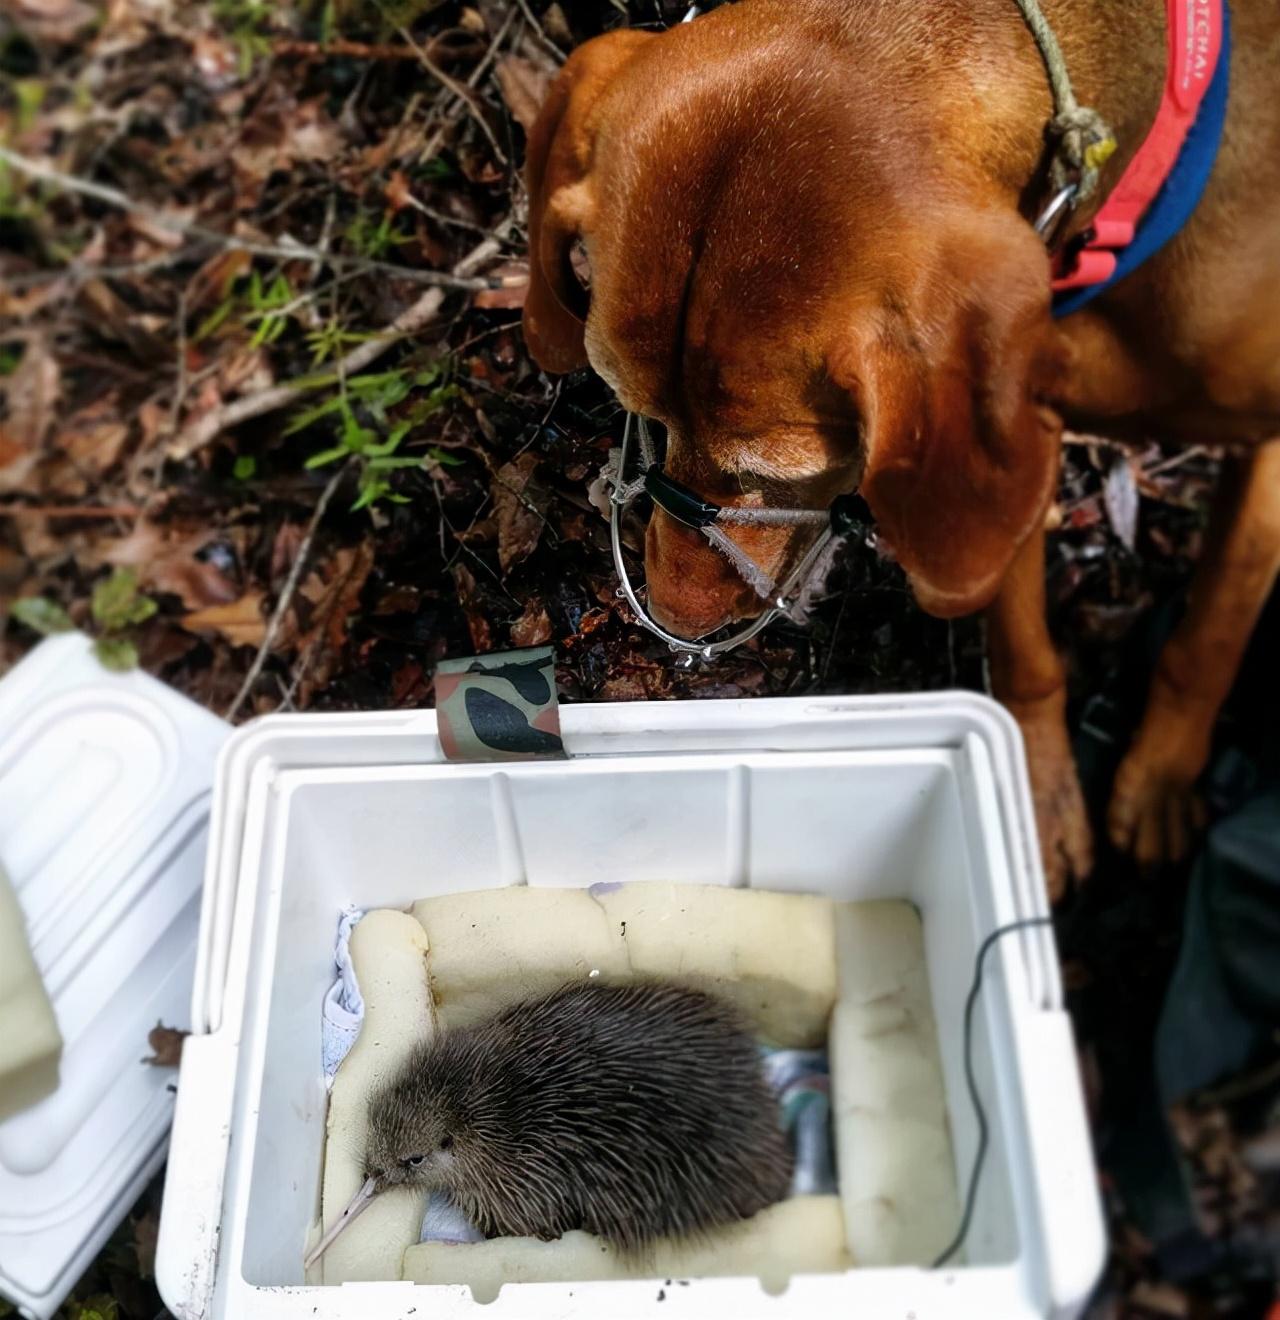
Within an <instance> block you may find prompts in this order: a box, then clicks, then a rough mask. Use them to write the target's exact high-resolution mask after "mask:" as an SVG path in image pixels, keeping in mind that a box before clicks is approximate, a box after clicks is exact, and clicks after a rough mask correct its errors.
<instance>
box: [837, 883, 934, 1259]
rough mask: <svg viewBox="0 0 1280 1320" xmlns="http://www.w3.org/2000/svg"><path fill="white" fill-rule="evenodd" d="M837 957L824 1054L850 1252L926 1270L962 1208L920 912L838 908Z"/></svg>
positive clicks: (897, 906)
mask: <svg viewBox="0 0 1280 1320" xmlns="http://www.w3.org/2000/svg"><path fill="white" fill-rule="evenodd" d="M836 947H837V949H838V950H839V960H840V969H839V974H840V999H839V1002H838V1003H837V1005H836V1010H835V1013H834V1014H833V1015H832V1021H831V1035H830V1040H829V1044H828V1050H829V1054H830V1060H831V1093H832V1113H833V1123H834V1127H835V1138H836V1161H837V1166H838V1169H839V1179H840V1197H841V1200H842V1201H843V1203H844V1220H845V1225H846V1228H847V1232H848V1243H849V1249H850V1251H851V1252H852V1254H853V1255H854V1257H855V1258H856V1259H857V1260H858V1261H859V1262H860V1263H861V1264H865V1265H928V1264H930V1263H931V1262H932V1261H933V1260H935V1259H936V1258H937V1256H938V1254H939V1253H940V1252H941V1251H942V1250H943V1249H944V1248H945V1247H946V1246H947V1244H948V1243H949V1242H950V1240H951V1237H952V1235H953V1234H954V1233H955V1231H956V1227H957V1225H958V1223H959V1216H960V1209H959V1199H958V1196H957V1192H956V1179H955V1166H954V1161H953V1157H952V1152H951V1135H950V1129H949V1126H948V1123H947V1103H946V1092H945V1089H944V1086H943V1079H942V1068H941V1063H940V1060H939V1055H938V1037H937V1027H936V1025H935V1023H934V1018H933V1006H932V1001H931V999H930V995H929V978H928V971H927V967H926V964H925V954H924V937H923V930H922V927H921V924H920V917H919V914H918V913H917V912H916V911H915V909H914V908H913V907H911V905H910V904H909V903H904V902H900V901H887V900H886V901H879V902H867V903H841V904H839V905H838V906H837V909H836Z"/></svg>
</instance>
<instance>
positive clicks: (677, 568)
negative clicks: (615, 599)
mask: <svg viewBox="0 0 1280 1320" xmlns="http://www.w3.org/2000/svg"><path fill="white" fill-rule="evenodd" d="M645 578H646V581H647V583H648V588H649V600H648V607H649V612H650V614H652V615H653V618H654V621H655V622H656V623H658V624H659V625H661V626H662V627H663V628H665V629H666V630H667V631H668V632H669V633H672V634H674V635H675V636H676V637H684V638H688V639H689V640H690V641H696V640H697V639H698V638H701V637H706V636H707V635H708V634H709V633H713V632H715V631H716V630H717V629H718V628H723V627H725V626H726V625H728V624H730V623H736V622H737V621H738V620H740V619H748V618H752V617H754V616H755V615H757V614H759V612H760V609H761V601H760V599H759V597H758V596H757V595H756V593H755V592H754V591H753V590H752V589H751V587H750V586H748V585H747V583H745V582H744V581H743V580H742V579H741V578H740V577H739V576H738V574H737V572H736V570H735V569H734V568H733V566H732V565H731V564H730V563H729V562H728V561H727V560H726V559H724V558H723V557H722V556H721V555H720V554H719V552H718V551H716V550H715V549H713V548H712V546H711V545H710V544H708V542H707V540H706V538H705V537H704V536H703V535H702V534H701V533H700V532H698V531H696V530H695V529H693V528H690V527H686V526H684V525H683V524H682V523H678V522H676V521H675V520H674V519H673V518H670V517H668V516H667V515H666V514H664V513H662V512H658V513H655V515H654V517H653V520H652V521H651V522H650V524H649V531H648V534H647V536H646V539H645Z"/></svg>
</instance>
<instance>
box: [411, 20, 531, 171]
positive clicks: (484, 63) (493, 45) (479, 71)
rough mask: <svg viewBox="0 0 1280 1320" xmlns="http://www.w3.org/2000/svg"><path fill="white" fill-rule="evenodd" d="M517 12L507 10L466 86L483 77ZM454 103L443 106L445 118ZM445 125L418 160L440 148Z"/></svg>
mask: <svg viewBox="0 0 1280 1320" xmlns="http://www.w3.org/2000/svg"><path fill="white" fill-rule="evenodd" d="M517 12H518V11H517V10H515V9H508V10H507V17H506V20H505V21H504V22H503V24H502V26H501V27H500V28H499V29H498V31H497V33H496V34H495V35H494V38H493V40H492V41H491V42H490V43H489V49H488V50H487V51H486V52H485V55H484V58H483V59H482V60H481V61H480V63H479V64H477V65H476V67H475V68H474V69H472V70H471V73H470V74H469V76H468V77H467V82H466V86H468V87H475V86H477V85H478V84H479V82H480V79H481V78H483V77H484V75H485V73H486V71H487V70H488V68H489V65H490V64H492V63H493V61H494V60H495V59H496V58H497V54H498V51H499V50H500V49H501V47H502V43H503V42H504V41H505V40H506V36H507V33H508V32H509V31H510V30H511V25H512V23H514V22H515V18H516V14H517ZM454 105H456V99H455V100H454V101H451V102H449V104H448V105H446V106H445V109H444V113H445V116H446V120H447V118H448V116H449V115H451V114H452V111H453V107H454ZM446 127H447V123H446V124H443V125H441V126H440V127H439V128H438V129H436V131H435V132H434V133H433V134H432V135H431V139H430V141H429V142H428V143H427V144H426V146H425V147H423V149H422V151H421V153H420V154H419V159H420V160H423V161H427V160H430V159H431V158H432V157H433V156H434V155H435V154H436V152H437V151H439V150H440V143H441V142H443V141H444V134H445V128H446Z"/></svg>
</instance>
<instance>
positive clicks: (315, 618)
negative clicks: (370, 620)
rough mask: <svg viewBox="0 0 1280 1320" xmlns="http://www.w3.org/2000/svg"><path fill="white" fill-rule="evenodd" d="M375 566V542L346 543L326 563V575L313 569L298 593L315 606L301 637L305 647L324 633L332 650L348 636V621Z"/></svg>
mask: <svg viewBox="0 0 1280 1320" xmlns="http://www.w3.org/2000/svg"><path fill="white" fill-rule="evenodd" d="M371 568H373V542H372V541H367V540H366V541H361V542H360V544H359V545H358V546H344V547H343V548H342V549H341V550H338V551H337V552H336V553H335V554H334V556H333V558H332V559H331V560H330V561H329V563H328V564H327V565H325V569H324V575H323V576H321V575H320V574H319V573H312V574H311V576H310V577H308V579H307V580H306V582H304V583H303V584H302V586H301V587H299V589H298V594H299V595H300V596H303V597H305V598H306V599H307V600H309V601H311V603H312V604H313V605H314V606H315V609H314V610H313V611H312V614H311V626H310V627H309V628H308V629H307V631H306V632H305V633H303V635H302V636H301V638H299V642H298V645H299V647H300V648H301V649H304V650H305V649H308V648H309V647H311V646H312V645H313V644H314V643H315V642H316V641H318V640H319V639H320V638H321V637H322V636H323V637H324V640H325V642H326V643H327V645H328V647H329V648H330V649H331V650H335V651H336V650H338V649H340V648H341V646H342V644H343V643H344V642H345V641H346V640H347V621H348V620H349V618H350V617H351V613H352V611H353V610H354V609H355V608H356V606H357V605H358V604H359V602H360V593H361V592H362V591H363V590H364V584H365V580H366V579H367V578H368V576H369V570H370V569H371Z"/></svg>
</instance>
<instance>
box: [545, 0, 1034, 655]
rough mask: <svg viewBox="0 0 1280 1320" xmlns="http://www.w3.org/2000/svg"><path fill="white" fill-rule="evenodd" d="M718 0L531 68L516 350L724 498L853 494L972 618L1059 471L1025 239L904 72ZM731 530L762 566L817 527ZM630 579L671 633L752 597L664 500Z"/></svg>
mask: <svg viewBox="0 0 1280 1320" xmlns="http://www.w3.org/2000/svg"><path fill="white" fill-rule="evenodd" d="M735 10H736V7H729V8H727V9H725V10H721V11H718V12H717V14H716V15H713V16H712V18H711V19H707V20H701V21H700V22H699V23H695V24H691V25H688V26H686V27H682V28H678V29H675V30H673V31H672V32H669V33H666V34H664V35H662V36H657V37H656V36H652V35H647V34H643V33H638V32H621V33H615V34H612V35H609V36H606V37H602V38H598V39H597V40H595V41H592V42H589V43H587V44H586V45H585V46H583V47H581V48H580V49H579V50H578V51H577V52H576V53H575V54H574V55H573V57H572V58H571V59H570V60H569V62H568V63H567V64H566V66H565V68H564V69H563V71H562V72H561V74H560V76H559V78H558V79H557V81H556V83H555V84H554V85H553V88H552V90H551V93H550V96H549V98H548V101H547V103H546V105H545V106H544V107H543V110H542V112H541V115H540V117H539V119H538V122H537V124H536V125H535V127H534V130H533V132H532V134H531V136H530V142H529V157H528V190H529V231H530V247H531V252H530V264H531V283H530V289H529V295H528V300H527V302H526V305H525V312H524V324H525V333H526V336H527V338H528V342H529V346H530V350H531V352H532V353H533V356H534V357H535V358H536V359H537V361H538V362H539V363H540V364H541V365H542V366H543V367H544V368H546V369H548V370H551V371H568V370H571V369H574V368H576V367H579V366H582V365H584V364H585V363H586V362H587V361H590V363H591V365H592V366H593V367H594V368H595V369H596V371H597V372H599V374H600V375H601V376H603V377H604V379H605V380H606V381H608V383H609V384H610V385H611V386H612V387H613V388H614V390H615V391H616V393H617V395H618V398H619V399H620V401H621V402H622V403H623V405H624V406H625V407H627V408H628V409H630V410H631V411H634V412H639V413H644V414H646V415H649V416H651V417H655V418H657V419H658V420H659V421H661V422H662V423H664V424H665V425H666V427H667V431H668V453H667V467H668V471H669V472H670V473H671V475H672V476H674V477H676V478H677V479H678V480H680V481H683V482H685V483H686V484H687V485H689V486H691V487H693V488H694V489H695V490H697V491H698V492H699V493H700V494H702V495H704V496H706V497H707V498H709V499H713V500H715V501H716V502H718V503H721V504H738V505H752V504H759V505H766V506H769V505H774V506H787V507H796V506H805V507H812V508H823V507H825V506H826V505H828V504H829V503H830V502H831V500H832V499H834V498H835V497H836V496H837V495H839V494H841V493H844V492H847V491H852V490H854V489H855V488H856V489H858V490H860V491H861V493H862V495H863V497H864V498H865V499H866V501H867V503H868V505H869V506H870V508H871V511H872V513H873V514H874V516H875V518H876V522H877V526H878V530H879V532H880V535H881V537H882V539H883V540H884V541H885V542H886V543H887V544H888V546H889V548H890V549H891V550H892V552H893V553H894V554H895V555H896V557H897V559H898V560H899V562H900V563H901V564H902V566H903V568H904V569H905V570H906V572H907V574H908V577H909V578H910V581H911V584H912V587H913V589H914V591H915V594H916V597H917V599H918V600H919V602H920V603H921V605H923V606H924V608H926V609H928V610H930V611H931V612H933V613H937V614H943V615H954V614H960V613H965V612H968V611H971V610H973V609H977V608H980V607H982V606H983V605H985V604H986V603H987V602H988V601H989V600H990V599H991V597H992V596H993V595H994V593H995V591H996V589H997V587H998V585H999V582H1000V580H1001V578H1002V576H1003V574H1004V572H1005V570H1006V568H1007V567H1008V565H1009V562H1010V560H1011V559H1012V557H1013V555H1014V553H1015V551H1016V550H1017V548H1018V546H1019V545H1020V544H1021V542H1022V541H1023V540H1024V539H1025V537H1026V536H1027V535H1028V534H1029V533H1030V532H1031V531H1032V530H1033V528H1035V527H1036V526H1037V524H1038V523H1039V522H1040V521H1041V520H1042V519H1043V516H1044V511H1045V507H1046V504H1047V502H1048V500H1049V498H1050V494H1051V491H1052V489H1053V484H1054V477H1055V473H1056V469H1057V457H1058V440H1059V431H1060V424H1059V422H1058V420H1057V418H1056V416H1055V415H1054V414H1053V412H1052V411H1051V410H1050V409H1049V408H1047V407H1046V406H1044V405H1043V403H1042V400H1043V398H1044V396H1045V393H1046V390H1047V388H1048V386H1049V384H1050V383H1051V380H1052V377H1053V375H1054V372H1055V370H1056V366H1057V354H1056V349H1055V347H1054V346H1055V342H1056V341H1055V338H1054V335H1053V331H1052V323H1051V321H1050V318H1049V314H1048V311H1049V304H1048V287H1049V272H1048V262H1047V258H1046V256H1045V252H1044V250H1043V247H1042V245H1041V243H1040V242H1039V240H1038V239H1037V237H1036V235H1035V234H1034V232H1033V231H1032V230H1031V228H1030V226H1029V225H1027V224H1026V223H1025V221H1023V220H1022V219H1020V218H1019V216H1018V215H1017V213H1016V210H1015V209H1014V206H1013V205H1012V204H1011V201H1010V190H1009V188H1008V186H1007V185H1001V186H997V185H996V184H994V183H992V182H991V179H990V174H989V172H987V171H985V170H984V168H983V166H982V162H981V161H980V160H979V159H978V157H979V156H980V154H981V153H979V152H977V151H974V150H972V149H970V148H967V147H965V145H964V144H963V143H960V144H959V145H958V146H957V144H956V143H955V142H954V141H953V140H952V139H953V138H954V137H955V130H954V129H951V130H948V129H947V121H946V120H945V116H940V115H939V113H938V112H937V111H936V108H935V107H931V106H930V105H929V97H928V96H927V95H924V94H923V93H922V92H921V89H920V88H919V87H918V86H917V87H916V88H915V89H914V92H913V90H912V89H911V88H905V87H901V86H899V85H897V84H896V83H895V82H894V81H893V80H892V79H891V78H885V77H880V78H879V79H878V80H872V79H869V78H868V77H867V76H865V75H864V74H859V75H858V76H853V75H852V74H851V73H850V71H849V69H848V67H847V56H845V55H843V54H842V52H841V51H840V49H838V48H837V47H836V46H835V45H834V44H833V45H831V46H828V47H825V48H824V47H821V46H819V47H817V48H815V44H814V41H815V39H814V37H813V34H811V33H808V34H806V33H803V32H797V31H796V29H795V27H794V25H792V24H788V23H786V22H785V21H780V22H779V23H778V25H777V26H776V28H770V27H769V26H768V24H767V22H764V23H763V24H762V23H761V22H757V23H756V28H757V30H754V31H752V32H750V33H746V32H745V31H744V26H743V25H744V24H745V23H746V22H747V20H748V18H749V17H750V16H748V15H747V14H745V13H742V14H741V15H739V14H737V13H736V12H735ZM762 12H763V13H765V14H766V15H767V14H768V13H770V12H773V11H770V10H768V9H766V10H763V11H762ZM717 20H719V21H718V22H717ZM762 27H763V30H759V29H761V28H762ZM953 108H954V107H953ZM948 131H950V134H951V136H950V137H948ZM584 252H585V257H586V260H587V262H588V263H589V287H588V286H587V285H586V283H585V282H584V281H583V280H582V279H581V278H580V272H581V269H582V265H583V263H582V256H583V254H584ZM731 534H732V535H733V537H734V539H735V540H737V541H738V542H739V543H740V544H741V545H742V546H743V548H744V549H745V550H747V552H748V553H749V554H750V555H751V556H752V557H753V558H754V559H755V560H756V561H757V562H758V563H759V564H761V566H762V567H764V568H766V569H767V570H769V571H770V572H771V574H772V575H773V576H774V577H775V579H780V578H782V577H783V576H785V572H786V570H787V569H788V568H789V566H790V565H791V564H792V563H793V562H795V559H796V558H797V557H798V556H799V555H800V554H801V553H803V550H804V548H805V544H806V542H807V540H808V539H809V538H810V537H811V536H812V532H811V531H809V532H792V531H790V530H788V529H779V528H759V527H750V528H748V527H740V528H734V529H733V530H732V532H731ZM645 569H646V577H647V580H648V584H649V596H650V606H651V608H652V609H653V611H654V614H655V616H656V617H657V618H658V619H659V620H660V621H661V622H663V623H664V624H665V625H666V626H667V627H669V628H670V629H672V630H673V631H675V632H677V633H680V634H682V635H685V636H690V637H695V636H701V635H704V634H705V633H707V632H709V631H711V630H713V629H714V628H716V627H718V626H720V625H722V624H724V623H726V622H729V621H731V620H733V619H736V618H741V617H745V616H748V615H751V614H753V613H756V612H758V610H759V608H760V602H759V601H758V599H757V598H756V597H755V595H754V593H753V592H752V591H751V589H750V588H749V587H748V586H747V585H746V584H745V583H744V582H743V581H742V580H741V578H740V577H739V576H738V574H737V572H736V571H735V570H734V569H733V567H732V566H731V565H730V564H729V562H728V561H727V560H726V559H724V558H723V557H722V556H721V555H720V554H719V553H718V552H717V551H716V550H715V549H714V548H713V547H711V546H710V545H709V544H708V543H707V542H706V541H705V539H703V538H702V536H701V535H700V534H699V533H697V532H694V531H691V530H689V529H688V528H685V527H683V526H681V525H680V524H679V523H677V522H675V521H674V520H673V519H671V518H670V517H668V516H667V515H666V514H664V513H662V512H658V513H656V514H655V516H654V519H653V521H652V523H651V525H650V528H649V534H648V540H647V545H646V563H645Z"/></svg>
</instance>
